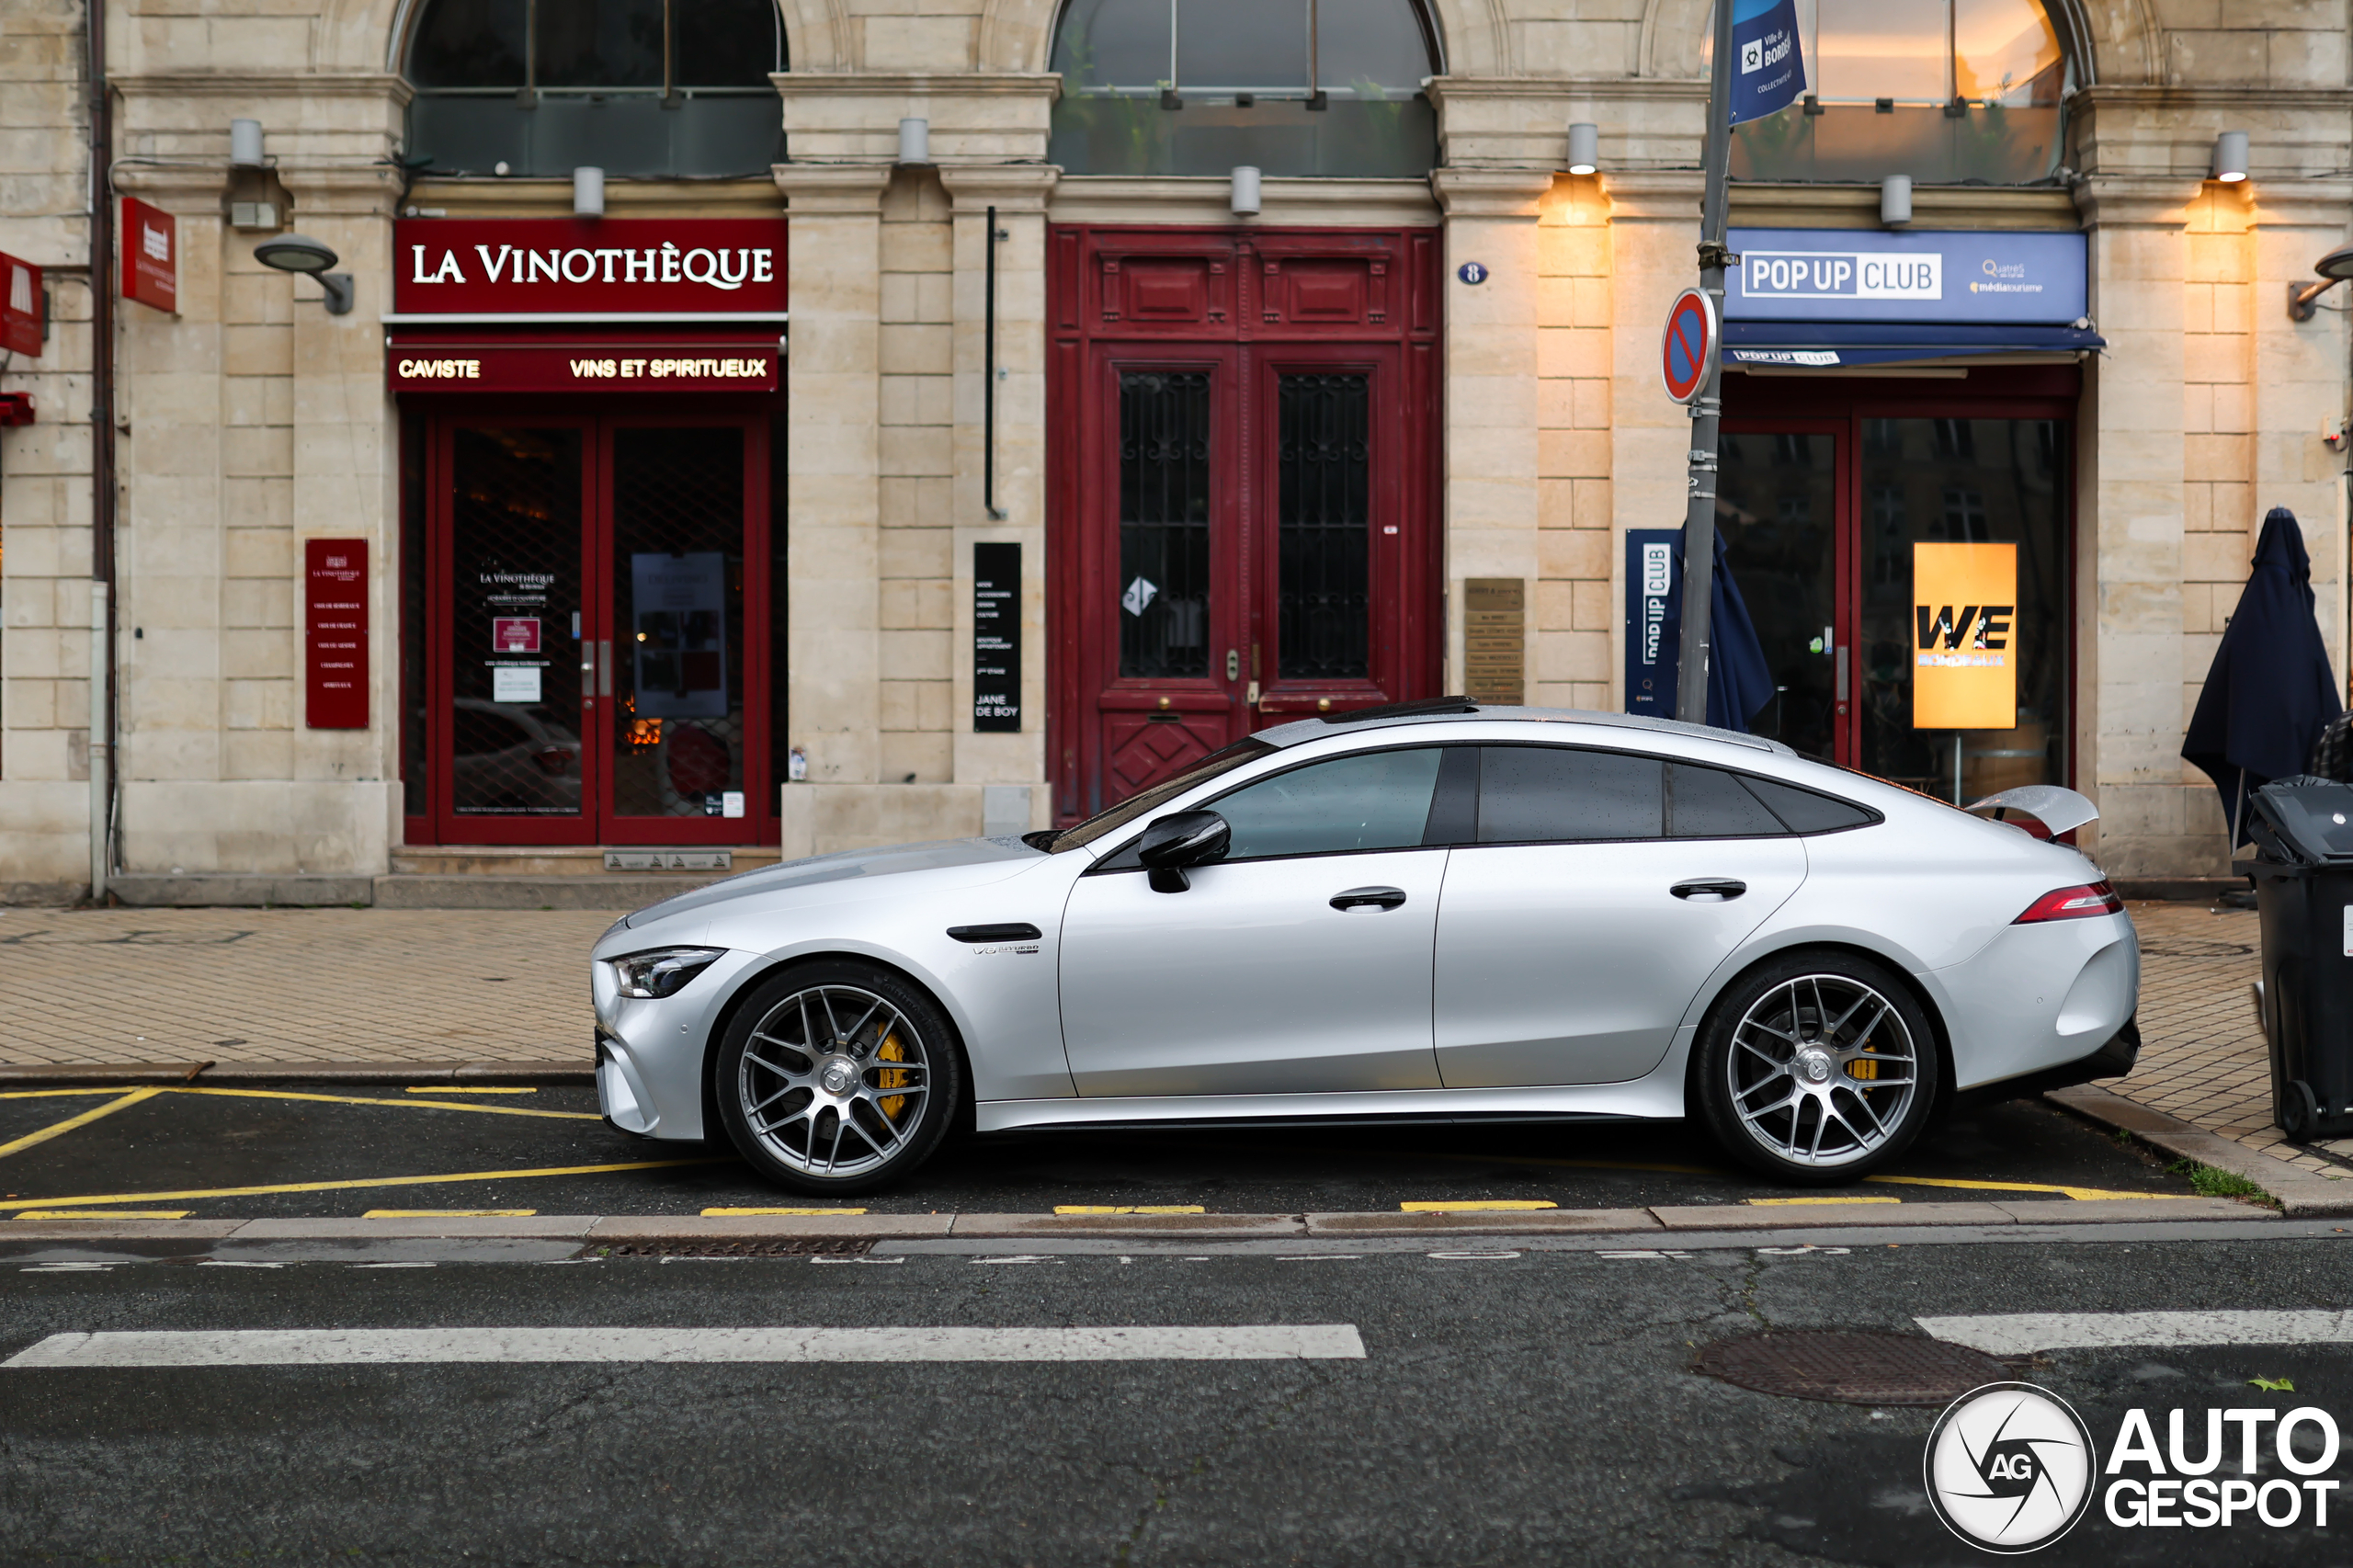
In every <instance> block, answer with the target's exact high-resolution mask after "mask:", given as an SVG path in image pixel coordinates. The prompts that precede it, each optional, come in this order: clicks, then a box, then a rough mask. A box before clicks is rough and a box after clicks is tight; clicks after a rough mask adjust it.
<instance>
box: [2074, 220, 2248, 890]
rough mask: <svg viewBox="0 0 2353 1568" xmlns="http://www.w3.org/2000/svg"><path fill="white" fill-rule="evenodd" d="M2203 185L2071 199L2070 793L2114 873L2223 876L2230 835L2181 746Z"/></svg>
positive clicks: (2200, 674)
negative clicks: (2189, 291)
mask: <svg viewBox="0 0 2353 1568" xmlns="http://www.w3.org/2000/svg"><path fill="white" fill-rule="evenodd" d="M2198 189H2199V185H2198V182H2197V181H2196V180H2194V179H2192V180H2185V179H2181V178H2178V177H2168V176H2127V175H2104V176H2093V177H2092V178H2091V179H2089V180H2087V181H2086V182H2085V184H2084V185H2083V186H2082V187H2080V189H2079V190H2078V191H2077V195H2076V202H2077V205H2078V207H2079V208H2080V209H2081V210H2082V212H2083V215H2084V227H2085V231H2086V233H2087V234H2088V236H2089V238H2090V253H2091V254H2090V263H2089V266H2090V272H2091V300H2092V316H2093V319H2094V320H2096V321H2097V322H2098V323H2099V329H2100V333H2101V335H2102V336H2104V337H2106V338H2107V339H2108V344H2109V349H2108V352H2107V353H2106V354H2104V355H2100V356H2096V357H2094V358H2092V359H2090V360H2088V361H2086V364H2085V366H2084V401H2083V407H2082V412H2081V414H2080V415H2079V417H2078V420H2077V423H2076V426H2075V442H2076V446H2075V491H2076V499H2075V518H2076V540H2075V604H2076V613H2075V626H2076V634H2075V736H2074V753H2075V781H2076V785H2077V787H2078V788H2080V789H2081V790H2084V792H2085V793H2086V794H2088V795H2090V796H2091V797H2092V798H2093V800H2094V801H2097V804H2098V806H2099V809H2100V820H2099V822H2098V823H2097V824H2094V827H2093V828H2092V829H2091V830H2090V831H2089V832H2087V833H2086V834H2085V835H2079V838H2080V839H2081V840H2082V841H2084V843H2085V847H2086V849H2087V850H2089V851H2090V852H2092V853H2094V854H2096V855H2097V858H2098V859H2099V863H2100V865H2101V866H2102V867H2103V868H2104V869H2107V870H2108V871H2109V873H2110V874H2111V875H2114V876H2126V877H2130V876H2142V875H2173V876H2178V875H2181V874H2183V873H2184V872H2186V871H2189V870H2191V869H2200V870H2208V871H2213V872H2219V871H2220V870H2221V869H2222V834H2221V833H2220V832H2219V831H2217V824H2216V823H2215V820H2214V818H2213V817H2212V816H2211V814H2209V813H2210V812H2211V799H2212V797H2211V794H2209V795H2208V797H2207V802H2208V803H2209V804H2208V811H2207V812H2192V811H2191V809H2190V808H2191V806H2192V804H2193V802H2194V801H2195V795H2196V791H2195V790H2192V789H2189V788H2185V786H2189V785H2192V784H2195V785H2197V786H2200V787H2202V786H2203V785H2204V782H2205V780H2204V777H2203V776H2202V775H2200V774H2198V773H2197V772H2196V771H2195V770H2194V769H2191V768H2189V767H2188V765H2187V764H2185V763H2184V762H2183V761H2182V760H2181V755H2180V754H2181V737H2182V733H2183V729H2184V727H2185V725H2187V723H2188V718H2189V707H2190V705H2191V704H2192V703H2194V702H2195V701H2196V700H2197V687H2198V683H2199V682H2200V681H2202V680H2203V679H2204V678H2205V675H2206V670H2205V666H2204V665H2197V667H2196V668H2194V669H2193V668H2190V667H2188V666H2189V665H2194V664H2197V650H2198V649H2199V648H2201V647H2202V648H2204V649H2205V650H2206V651H2207V653H2209V654H2210V655H2211V647H2212V644H2211V642H2203V641H2202V640H2186V639H2185V637H2184V631H2185V618H2184V614H2183V602H2182V600H2183V587H2182V583H2183V567H2184V550H2185V543H2184V528H2183V513H2184V494H2183V492H2184V483H2183V478H2184V464H2185V446H2186V443H2185V440H2184V437H2183V430H2182V426H2183V418H2182V403H2183V395H2184V394H2183V384H2184V360H2183V354H2184V346H2183V327H2184V321H2183V312H2184V305H2185V282H2186V279H2187V267H2188V240H2187V237H2186V222H2187V213H2186V210H2185V204H2186V203H2187V202H2188V200H2189V199H2191V198H2193V197H2195V196H2196V195H2197V194H2198Z"/></svg>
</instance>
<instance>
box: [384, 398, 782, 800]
mask: <svg viewBox="0 0 2353 1568" xmlns="http://www.w3.org/2000/svg"><path fill="white" fill-rule="evenodd" d="M467 401H468V403H472V400H467ZM575 410H576V405H574V406H572V407H567V406H566V405H565V404H564V403H561V402H551V403H549V404H548V406H547V408H546V410H545V411H544V412H532V411H516V410H512V409H511V408H502V409H496V410H492V409H483V408H474V407H467V408H465V409H463V410H462V411H460V410H457V409H452V410H451V411H449V412H446V413H445V412H437V413H434V414H431V415H422V416H421V417H422V419H423V422H424V426H425V429H424V440H423V447H424V451H423V453H422V457H423V460H424V461H423V465H422V466H423V472H422V473H420V474H416V475H415V476H413V483H421V484H422V486H423V489H424V499H425V507H424V511H425V514H426V516H425V522H426V528H425V536H426V537H425V544H426V550H425V559H424V561H423V562H420V565H421V567H422V574H423V577H424V586H425V593H424V595H423V598H424V601H425V602H424V605H423V608H424V612H425V614H424V620H425V628H424V650H423V652H424V658H423V660H422V669H421V671H420V672H419V673H420V674H421V676H422V679H421V681H419V682H418V683H417V684H418V686H419V687H421V689H413V690H411V691H409V692H408V693H407V694H406V701H407V702H408V703H409V704H410V705H411V713H410V722H411V724H412V725H413V726H415V728H416V731H417V732H418V734H417V739H418V740H419V741H420V742H421V743H422V744H421V746H419V747H417V748H416V749H418V750H420V751H421V753H422V756H421V758H420V761H421V764H422V769H423V772H424V776H425V785H426V788H425V790H424V792H423V794H424V799H423V801H421V802H419V803H421V804H423V805H424V807H425V808H426V810H425V813H424V816H425V820H423V821H417V820H415V818H412V821H411V824H410V831H411V834H412V836H413V838H414V837H416V836H417V835H419V833H420V830H422V837H423V839H424V840H425V841H430V842H438V843H442V844H518V845H519V844H598V843H603V844H631V843H635V844H660V845H677V844H689V845H690V844H753V843H759V842H762V841H770V842H772V841H773V840H774V838H775V836H776V829H775V825H774V816H775V813H774V811H773V809H772V807H771V805H770V803H769V801H770V794H771V785H770V782H769V772H770V769H769V767H768V750H769V747H768V718H769V715H770V710H771V706H772V703H771V690H770V687H771V684H772V683H773V682H774V681H775V680H778V679H780V678H781V670H780V667H779V665H777V664H776V663H775V662H774V660H773V659H772V657H771V653H772V650H771V648H770V634H769V615H768V608H769V597H770V592H771V585H770V576H771V571H770V567H771V561H770V552H769V550H768V527H769V507H768V498H769V497H768V492H769V487H770V482H771V474H770V469H769V442H770V437H771V431H770V427H769V426H770V422H769V419H768V417H767V415H765V414H764V413H751V412H739V411H737V410H736V409H734V408H733V407H730V406H727V405H724V404H715V405H714V406H712V407H710V408H709V409H703V410H698V411H692V412H689V411H686V410H684V409H682V410H681V411H680V412H677V413H674V414H664V415H629V416H617V415H610V414H604V413H598V412H587V411H575ZM412 798H413V799H414V798H415V797H412Z"/></svg>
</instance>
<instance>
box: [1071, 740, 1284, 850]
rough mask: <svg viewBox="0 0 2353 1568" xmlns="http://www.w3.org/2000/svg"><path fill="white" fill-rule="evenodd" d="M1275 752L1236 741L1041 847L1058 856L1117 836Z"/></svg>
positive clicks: (1257, 743) (1257, 744)
mask: <svg viewBox="0 0 2353 1568" xmlns="http://www.w3.org/2000/svg"><path fill="white" fill-rule="evenodd" d="M1275 750H1276V748H1275V747H1273V746H1271V745H1268V744H1267V743H1266V742H1264V741H1262V740H1260V739H1259V738H1258V737H1257V736H1256V735H1251V736H1249V737H1247V738H1246V739H1243V740H1238V741H1236V742H1234V743H1233V744H1232V745H1230V746H1228V747H1226V748H1225V749H1224V750H1223V751H1219V752H1211V754H1210V755H1209V756H1205V757H1203V758H1202V759H1201V761H1200V763H1199V766H1197V767H1194V768H1193V769H1192V770H1191V771H1190V772H1188V773H1180V774H1178V775H1177V776H1176V778H1170V779H1166V780H1164V781H1163V782H1161V783H1158V784H1155V785H1154V786H1153V787H1152V788H1151V789H1149V790H1145V791H1144V792H1143V793H1142V794H1141V795H1135V796H1131V797H1130V798H1129V799H1127V800H1124V801H1120V803H1119V804H1118V805H1116V806H1113V807H1112V808H1111V809H1110V810H1109V811H1107V812H1097V813H1096V814H1095V815H1094V816H1091V817H1089V818H1087V819H1086V821H1085V822H1083V823H1080V824H1078V825H1077V826H1076V827H1073V828H1065V829H1064V830H1063V831H1062V832H1061V833H1058V834H1056V835H1054V841H1053V842H1052V843H1051V844H1050V845H1047V846H1044V847H1046V848H1048V849H1050V850H1051V851H1052V852H1053V853H1054V854H1057V855H1059V854H1061V853H1062V852H1063V850H1065V849H1076V848H1079V847H1080V846H1084V845H1088V844H1092V843H1094V842H1095V841H1096V840H1097V839H1098V838H1101V837H1102V836H1103V835H1106V834H1108V833H1117V832H1118V831H1119V830H1120V829H1121V828H1123V827H1125V826H1127V825H1128V824H1130V823H1131V822H1133V821H1135V820H1136V819H1137V818H1138V817H1142V816H1149V815H1150V814H1151V813H1152V812H1156V811H1158V810H1159V809H1160V808H1161V807H1162V806H1164V805H1166V804H1167V803H1168V802H1169V801H1173V800H1175V799H1176V797H1177V796H1179V795H1181V794H1183V793H1184V792H1185V791H1186V790H1190V789H1191V788H1192V787H1193V786H1194V785H1196V784H1206V783H1208V782H1209V781H1210V780H1211V779H1212V778H1216V777H1217V776H1218V775H1219V774H1221V773H1231V772H1233V770H1234V769H1235V768H1237V767H1241V766H1242V765H1243V764H1244V763H1245V762H1256V760H1257V759H1258V758H1260V757H1262V756H1273V755H1274V752H1275Z"/></svg>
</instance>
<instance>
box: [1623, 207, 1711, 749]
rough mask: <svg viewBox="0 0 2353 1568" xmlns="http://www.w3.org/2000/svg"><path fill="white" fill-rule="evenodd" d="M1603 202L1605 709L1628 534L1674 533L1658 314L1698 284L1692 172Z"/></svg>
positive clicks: (1676, 415) (1677, 492)
mask: <svg viewBox="0 0 2353 1568" xmlns="http://www.w3.org/2000/svg"><path fill="white" fill-rule="evenodd" d="M1602 185H1603V188H1604V189H1606V190H1607V191H1608V195H1609V250H1610V263H1611V266H1610V286H1611V301H1610V304H1611V316H1612V319H1613V320H1614V321H1615V322H1616V323H1617V325H1618V330H1617V333H1616V335H1615V336H1614V337H1613V339H1612V342H1611V356H1610V358H1611V374H1612V380H1613V382H1614V386H1615V395H1614V396H1613V397H1612V398H1611V400H1610V421H1609V431H1608V438H1609V476H1610V478H1609V488H1610V510H1611V513H1612V518H1611V528H1610V531H1609V605H1610V608H1611V611H1612V614H1611V617H1610V621H1609V626H1610V636H1609V642H1610V648H1611V657H1610V660H1609V696H1610V706H1611V707H1612V708H1614V709H1619V710H1623V709H1624V707H1625V706H1626V689H1625V687H1626V659H1625V627H1624V622H1623V618H1622V617H1621V616H1620V615H1619V614H1617V613H1616V612H1617V609H1618V607H1619V606H1620V605H1623V604H1624V603H1625V602H1626V547H1625V543H1624V540H1625V537H1626V530H1627V529H1628V528H1680V527H1682V526H1683V520H1684V511H1685V501H1684V496H1685V494H1686V475H1687V472H1688V466H1689V465H1688V459H1687V458H1686V456H1685V454H1686V453H1688V452H1689V451H1690V449H1691V419H1690V416H1689V415H1687V414H1686V413H1685V412H1684V411H1683V408H1682V405H1681V404H1679V403H1676V402H1675V401H1674V400H1673V399H1672V398H1670V397H1668V396H1667V395H1666V389H1665V387H1663V386H1661V385H1660V384H1659V360H1658V354H1659V348H1658V346H1659V338H1660V336H1661V335H1662V334H1663V333H1664V331H1665V326H1666V311H1667V307H1668V306H1669V305H1671V304H1672V303H1674V301H1675V297H1676V296H1677V294H1680V293H1681V292H1682V291H1683V290H1686V289H1688V288H1690V287H1692V286H1693V285H1694V284H1696V283H1697V282H1698V281H1699V259H1698V246H1699V198H1700V194H1701V181H1700V177H1699V172H1698V171H1697V170H1679V169H1678V170H1667V171H1663V172H1658V173H1639V174H1622V175H1621V174H1611V175H1605V176H1602Z"/></svg>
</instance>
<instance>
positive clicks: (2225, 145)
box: [2213, 131, 2246, 185]
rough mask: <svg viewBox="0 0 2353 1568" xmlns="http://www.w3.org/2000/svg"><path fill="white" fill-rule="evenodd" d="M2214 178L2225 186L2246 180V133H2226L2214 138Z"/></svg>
mask: <svg viewBox="0 0 2353 1568" xmlns="http://www.w3.org/2000/svg"><path fill="white" fill-rule="evenodd" d="M2213 177H2214V178H2216V179H2218V180H2221V181H2222V183H2223V184H2224V185H2236V184H2238V183H2239V182H2240V181H2241V180H2244V179H2245V178H2246V132H2245V131H2223V132H2222V134H2221V135H2220V136H2217V137H2215V138H2214V172H2213Z"/></svg>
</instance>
